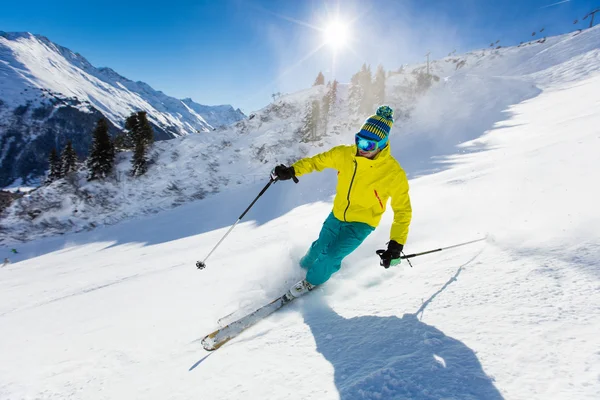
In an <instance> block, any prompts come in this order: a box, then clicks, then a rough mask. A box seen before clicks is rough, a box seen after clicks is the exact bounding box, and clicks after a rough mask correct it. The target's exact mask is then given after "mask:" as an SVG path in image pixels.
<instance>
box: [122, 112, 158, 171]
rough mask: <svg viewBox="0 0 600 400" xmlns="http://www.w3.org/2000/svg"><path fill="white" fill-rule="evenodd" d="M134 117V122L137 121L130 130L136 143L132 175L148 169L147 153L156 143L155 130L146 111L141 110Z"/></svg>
mask: <svg viewBox="0 0 600 400" xmlns="http://www.w3.org/2000/svg"><path fill="white" fill-rule="evenodd" d="M132 117H133V116H131V117H130V118H131V120H132V122H133V121H135V122H136V123H135V126H133V128H132V129H131V130H130V133H131V134H132V140H133V143H134V149H133V157H132V159H131V175H132V176H139V175H144V174H145V173H146V171H148V158H147V155H148V149H149V148H150V146H151V145H152V143H154V131H153V130H152V126H151V125H150V122H148V117H147V115H146V112H145V111H139V112H138V113H137V114H136V117H135V118H132ZM128 120H129V118H128ZM126 127H127V123H126Z"/></svg>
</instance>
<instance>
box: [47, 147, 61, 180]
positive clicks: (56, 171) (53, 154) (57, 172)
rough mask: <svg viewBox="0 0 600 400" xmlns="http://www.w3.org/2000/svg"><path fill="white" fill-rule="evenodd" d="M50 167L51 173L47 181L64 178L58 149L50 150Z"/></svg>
mask: <svg viewBox="0 0 600 400" xmlns="http://www.w3.org/2000/svg"><path fill="white" fill-rule="evenodd" d="M48 167H49V168H48V169H49V173H48V178H47V179H46V183H52V182H54V181H55V180H57V179H60V178H62V172H61V166H60V157H59V156H58V152H57V151H56V149H52V150H51V151H50V155H49V156H48Z"/></svg>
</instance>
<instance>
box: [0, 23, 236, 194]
mask: <svg viewBox="0 0 600 400" xmlns="http://www.w3.org/2000/svg"><path fill="white" fill-rule="evenodd" d="M136 111H146V112H147V113H148V117H149V120H150V122H151V123H152V124H153V126H154V127H155V131H156V132H155V133H156V136H157V139H169V138H173V137H180V136H185V135H188V134H192V133H198V132H209V131H212V130H213V129H214V128H216V127H221V126H224V125H228V124H230V123H233V122H237V121H239V120H241V119H243V118H245V116H244V114H243V113H242V112H241V111H240V110H239V109H238V110H235V109H234V108H233V107H232V106H230V105H224V106H203V105H200V104H197V103H195V102H193V101H192V100H191V99H185V100H179V99H175V98H173V97H170V96H167V95H166V94H164V93H162V92H160V91H156V90H154V89H152V88H151V87H150V86H149V85H147V84H145V83H143V82H134V81H131V80H129V79H127V78H125V77H123V76H121V75H119V74H118V73H116V72H115V71H113V70H112V69H110V68H95V67H94V66H92V65H91V64H90V63H89V62H88V61H87V60H86V59H85V58H84V57H83V56H81V55H80V54H77V53H73V52H72V51H71V50H69V49H67V48H65V47H62V46H59V45H57V44H55V43H53V42H51V41H50V40H48V39H47V38H46V37H43V36H40V35H32V34H30V33H6V32H2V31H0V140H1V141H0V145H1V147H0V150H1V153H0V163H1V164H0V165H2V169H4V170H6V171H8V170H9V169H10V168H14V169H16V171H14V173H13V174H11V175H8V176H7V177H6V179H5V178H4V177H3V176H0V178H1V180H0V184H1V183H3V182H4V181H6V180H7V179H9V178H11V177H12V178H14V177H16V176H23V171H19V169H21V170H22V169H23V168H22V165H21V168H19V165H17V167H16V168H15V167H14V164H19V163H20V161H22V159H23V158H27V156H28V155H27V153H28V152H30V151H29V147H36V146H37V147H40V146H39V145H37V143H38V142H49V143H50V144H52V143H54V144H55V145H58V144H60V143H61V140H60V138H61V137H63V136H67V135H68V134H69V133H70V131H71V130H78V132H76V136H75V139H78V137H77V136H87V137H89V136H90V132H91V129H90V127H88V125H89V122H88V121H87V120H88V119H90V121H91V123H92V124H93V123H95V122H96V120H97V119H98V118H99V116H104V117H106V118H107V119H108V120H110V121H111V122H112V124H113V125H114V126H115V127H117V128H122V127H123V124H124V121H125V118H127V117H128V116H129V115H130V114H131V113H132V112H136ZM63 114H64V115H63ZM61 121H62V122H61ZM92 126H93V125H92ZM48 131H49V136H51V137H46V136H48V135H46V133H48ZM74 142H75V143H76V144H77V145H78V144H79V142H80V140H74ZM86 143H87V145H88V146H89V138H88V140H87V142H86ZM86 143H83V144H86ZM42 144H43V143H42ZM83 144H82V146H76V148H77V150H80V147H81V151H83V150H84V147H85V146H83ZM63 145H64V144H63ZM41 147H43V146H41ZM46 147H47V146H46ZM43 150H44V149H38V151H39V152H41V153H43V154H41V155H40V158H41V159H42V160H45V159H46V158H47V156H48V151H43ZM45 150H49V149H45ZM85 150H86V151H87V147H85ZM23 153H25V156H24V155H23ZM29 157H31V156H29ZM21 164H22V162H21ZM27 172H29V171H27ZM33 172H36V171H33ZM25 176H26V174H25Z"/></svg>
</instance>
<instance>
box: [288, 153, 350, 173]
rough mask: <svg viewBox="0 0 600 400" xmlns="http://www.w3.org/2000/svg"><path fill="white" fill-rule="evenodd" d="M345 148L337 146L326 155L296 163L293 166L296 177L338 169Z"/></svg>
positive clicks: (318, 155) (322, 154) (321, 154)
mask: <svg viewBox="0 0 600 400" xmlns="http://www.w3.org/2000/svg"><path fill="white" fill-rule="evenodd" d="M344 147H345V146H336V147H334V148H332V149H331V150H329V151H326V152H324V153H320V154H317V155H316V156H313V157H307V158H303V159H301V160H298V161H296V162H295V163H294V164H292V167H294V172H295V173H296V176H302V175H305V174H309V173H311V172H313V171H323V170H324V169H325V168H334V169H338V165H340V161H341V160H342V159H343V157H344Z"/></svg>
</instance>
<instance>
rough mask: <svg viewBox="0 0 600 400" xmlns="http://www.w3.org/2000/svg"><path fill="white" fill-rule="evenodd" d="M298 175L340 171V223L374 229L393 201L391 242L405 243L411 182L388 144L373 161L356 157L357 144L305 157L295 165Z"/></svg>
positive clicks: (336, 208) (337, 212) (336, 201)
mask: <svg viewBox="0 0 600 400" xmlns="http://www.w3.org/2000/svg"><path fill="white" fill-rule="evenodd" d="M292 167H294V171H295V172H296V176H302V175H304V174H308V173H310V172H313V171H322V170H323V169H325V168H333V169H335V170H337V171H338V181H337V188H336V195H335V199H334V201H333V215H334V216H335V217H336V218H337V219H339V220H340V221H346V222H363V223H365V224H368V225H370V226H372V227H374V228H376V227H377V225H379V221H380V220H381V216H382V215H383V213H384V212H385V210H386V207H387V202H388V199H389V198H390V197H391V198H392V202H391V204H392V209H393V210H394V222H393V223H392V229H391V232H390V240H395V241H396V242H398V243H400V244H405V243H406V238H407V236H408V226H409V225H410V220H411V218H412V207H411V205H410V197H409V195H408V180H407V179H406V174H405V172H404V170H403V169H402V167H401V166H400V164H398V161H396V159H395V158H394V157H392V155H391V154H390V146H389V145H388V146H387V147H386V148H385V149H383V150H382V151H381V152H380V153H379V154H377V156H376V157H375V158H374V159H373V160H371V159H368V158H366V157H359V156H357V155H356V145H351V146H348V145H342V146H336V147H334V148H332V149H331V150H329V151H326V152H324V153H321V154H317V155H316V156H314V157H308V158H303V159H301V160H299V161H297V162H296V163H294V164H293V165H292Z"/></svg>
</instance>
